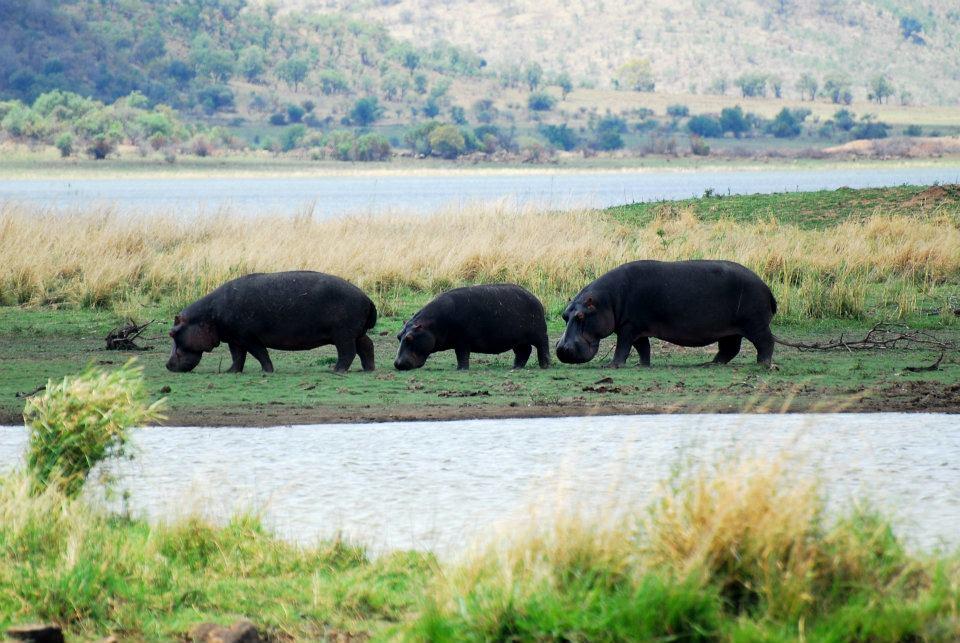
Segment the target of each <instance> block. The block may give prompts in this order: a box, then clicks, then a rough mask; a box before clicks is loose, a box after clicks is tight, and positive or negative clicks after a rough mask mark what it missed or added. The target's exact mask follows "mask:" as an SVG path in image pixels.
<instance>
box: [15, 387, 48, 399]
mask: <svg viewBox="0 0 960 643" xmlns="http://www.w3.org/2000/svg"><path fill="white" fill-rule="evenodd" d="M45 390H47V385H46V384H41V385H40V386H38V387H37V388H35V389H33V390H32V391H17V392H16V394H15V395H14V397H17V398H20V399H23V398H25V397H33V396H34V395H36V394H37V393H39V392H40V391H45Z"/></svg>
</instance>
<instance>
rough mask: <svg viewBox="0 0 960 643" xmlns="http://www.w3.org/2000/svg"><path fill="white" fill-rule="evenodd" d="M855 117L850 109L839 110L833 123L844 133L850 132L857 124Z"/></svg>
mask: <svg viewBox="0 0 960 643" xmlns="http://www.w3.org/2000/svg"><path fill="white" fill-rule="evenodd" d="M854 116H855V115H854V113H853V112H851V111H850V110H849V109H841V110H837V112H836V113H835V114H834V115H833V122H834V123H835V124H836V126H837V127H838V128H840V129H842V130H843V131H844V132H849V131H850V130H851V129H853V126H854V125H856V123H857V121H856V120H855V118H854Z"/></svg>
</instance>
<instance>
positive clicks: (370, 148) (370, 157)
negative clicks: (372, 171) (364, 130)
mask: <svg viewBox="0 0 960 643" xmlns="http://www.w3.org/2000/svg"><path fill="white" fill-rule="evenodd" d="M391 152H392V150H391V148H390V141H388V140H387V139H386V137H384V136H381V135H380V134H374V133H372V132H371V133H368V134H363V135H361V136H358V137H357V144H356V155H355V158H354V160H356V161H385V160H387V159H388V158H390V154H391Z"/></svg>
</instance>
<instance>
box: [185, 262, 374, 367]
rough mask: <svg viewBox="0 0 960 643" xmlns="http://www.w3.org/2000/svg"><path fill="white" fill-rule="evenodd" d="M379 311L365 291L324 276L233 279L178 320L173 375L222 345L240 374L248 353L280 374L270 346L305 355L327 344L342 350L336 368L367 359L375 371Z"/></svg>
mask: <svg viewBox="0 0 960 643" xmlns="http://www.w3.org/2000/svg"><path fill="white" fill-rule="evenodd" d="M376 322H377V309H376V307H375V306H374V305H373V302H372V301H370V298H369V297H367V296H366V295H365V294H364V293H363V291H362V290H360V289H359V288H357V287H356V286H354V285H353V284H351V283H348V282H346V281H344V280H343V279H341V278H339V277H334V276H333V275H326V274H324V273H322V272H310V271H306V270H303V271H295V272H277V273H270V274H260V273H258V274H252V275H246V276H244V277H240V278H238V279H234V280H233V281H228V282H227V283H225V284H223V285H222V286H220V287H219V288H217V289H216V290H214V291H213V292H212V293H210V294H209V295H207V296H205V297H203V298H201V299H198V300H197V301H195V302H194V303H192V304H190V305H189V306H187V307H186V308H184V309H183V310H182V311H181V312H180V314H179V315H177V316H176V317H175V318H174V320H173V324H174V325H173V329H172V330H171V331H170V337H172V338H173V352H172V353H171V354H170V360H169V361H168V362H167V368H168V369H169V370H171V371H176V372H180V373H182V372H186V371H190V370H193V369H194V367H196V365H197V364H198V363H199V362H200V358H201V357H202V356H203V353H205V352H209V351H212V350H213V349H214V348H216V347H217V346H218V345H219V344H220V342H226V343H227V346H229V347H230V355H231V357H232V358H233V364H231V365H230V369H229V370H228V371H227V372H228V373H240V372H242V371H243V364H244V362H245V361H246V358H247V353H250V354H251V355H253V356H254V357H255V358H256V359H257V361H258V362H260V366H261V367H262V368H263V370H264V372H267V373H272V372H273V363H272V362H271V361H270V355H269V354H268V353H267V349H268V348H276V349H280V350H287V351H302V350H309V349H311V348H317V347H318V346H324V345H326V344H333V345H334V346H336V347H337V364H336V366H335V367H334V369H335V370H337V371H345V370H347V369H348V368H350V364H352V363H353V358H354V357H356V355H357V354H358V353H359V354H360V362H361V364H363V370H365V371H372V370H373V367H374V366H373V342H372V341H370V338H369V337H367V335H366V333H367V331H368V330H370V329H371V328H373V326H374V324H376Z"/></svg>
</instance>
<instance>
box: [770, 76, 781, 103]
mask: <svg viewBox="0 0 960 643" xmlns="http://www.w3.org/2000/svg"><path fill="white" fill-rule="evenodd" d="M767 82H769V83H770V89H772V90H773V96H774V98H783V79H782V78H780V76H769V77H768V78H767Z"/></svg>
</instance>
